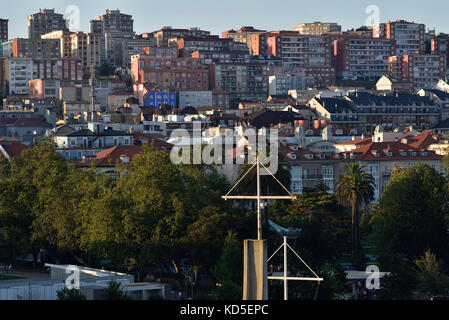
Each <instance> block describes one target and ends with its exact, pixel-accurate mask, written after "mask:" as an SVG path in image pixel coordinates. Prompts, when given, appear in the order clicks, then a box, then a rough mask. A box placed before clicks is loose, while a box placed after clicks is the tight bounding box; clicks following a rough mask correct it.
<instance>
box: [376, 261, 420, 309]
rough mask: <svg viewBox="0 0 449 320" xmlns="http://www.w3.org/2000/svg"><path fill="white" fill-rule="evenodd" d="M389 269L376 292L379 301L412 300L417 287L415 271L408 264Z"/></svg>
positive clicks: (399, 264) (400, 264)
mask: <svg viewBox="0 0 449 320" xmlns="http://www.w3.org/2000/svg"><path fill="white" fill-rule="evenodd" d="M392 268H393V269H389V271H390V274H388V275H386V276H385V277H384V282H383V285H382V288H381V289H380V290H378V292H376V295H377V298H378V299H380V300H413V299H414V298H415V291H416V288H417V285H418V278H417V272H416V269H415V268H413V266H412V265H410V264H409V263H398V264H396V265H394V266H393V267H392Z"/></svg>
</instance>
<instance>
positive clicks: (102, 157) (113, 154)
mask: <svg viewBox="0 0 449 320" xmlns="http://www.w3.org/2000/svg"><path fill="white" fill-rule="evenodd" d="M141 153H142V146H121V145H118V146H115V147H112V148H109V149H107V150H104V151H101V152H99V153H96V154H94V155H93V156H92V157H89V158H87V159H86V160H79V161H77V162H76V165H77V166H78V167H90V166H91V164H92V161H94V162H95V166H97V167H115V166H116V165H117V164H118V163H120V161H121V160H120V157H121V156H127V157H129V159H130V160H131V159H132V157H134V156H135V155H136V154H141Z"/></svg>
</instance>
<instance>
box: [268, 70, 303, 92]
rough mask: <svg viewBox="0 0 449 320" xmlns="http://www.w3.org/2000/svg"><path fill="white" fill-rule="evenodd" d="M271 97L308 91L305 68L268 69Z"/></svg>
mask: <svg viewBox="0 0 449 320" xmlns="http://www.w3.org/2000/svg"><path fill="white" fill-rule="evenodd" d="M268 83H269V85H268V89H269V90H268V93H269V95H270V96H271V95H288V92H289V90H298V91H299V90H305V89H306V70H305V69H304V68H286V67H268Z"/></svg>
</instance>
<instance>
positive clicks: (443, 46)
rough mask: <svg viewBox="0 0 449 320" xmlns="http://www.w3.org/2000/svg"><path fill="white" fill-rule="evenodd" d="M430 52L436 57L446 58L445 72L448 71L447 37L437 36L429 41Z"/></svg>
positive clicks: (448, 45) (448, 37)
mask: <svg viewBox="0 0 449 320" xmlns="http://www.w3.org/2000/svg"><path fill="white" fill-rule="evenodd" d="M430 50H431V53H432V54H436V55H443V56H445V57H446V70H448V68H449V66H448V63H447V62H448V61H449V36H448V35H444V36H441V35H440V36H438V37H436V38H433V39H432V40H431V41H430ZM445 78H447V71H446V77H445Z"/></svg>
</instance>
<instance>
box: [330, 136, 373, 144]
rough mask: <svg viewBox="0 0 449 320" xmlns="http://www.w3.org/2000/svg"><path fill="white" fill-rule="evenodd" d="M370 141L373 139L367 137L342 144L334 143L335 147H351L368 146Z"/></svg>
mask: <svg viewBox="0 0 449 320" xmlns="http://www.w3.org/2000/svg"><path fill="white" fill-rule="evenodd" d="M372 141H373V139H372V138H371V137H368V138H363V139H357V140H349V141H343V142H339V143H336V145H352V144H354V145H362V144H368V143H370V142H372Z"/></svg>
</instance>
